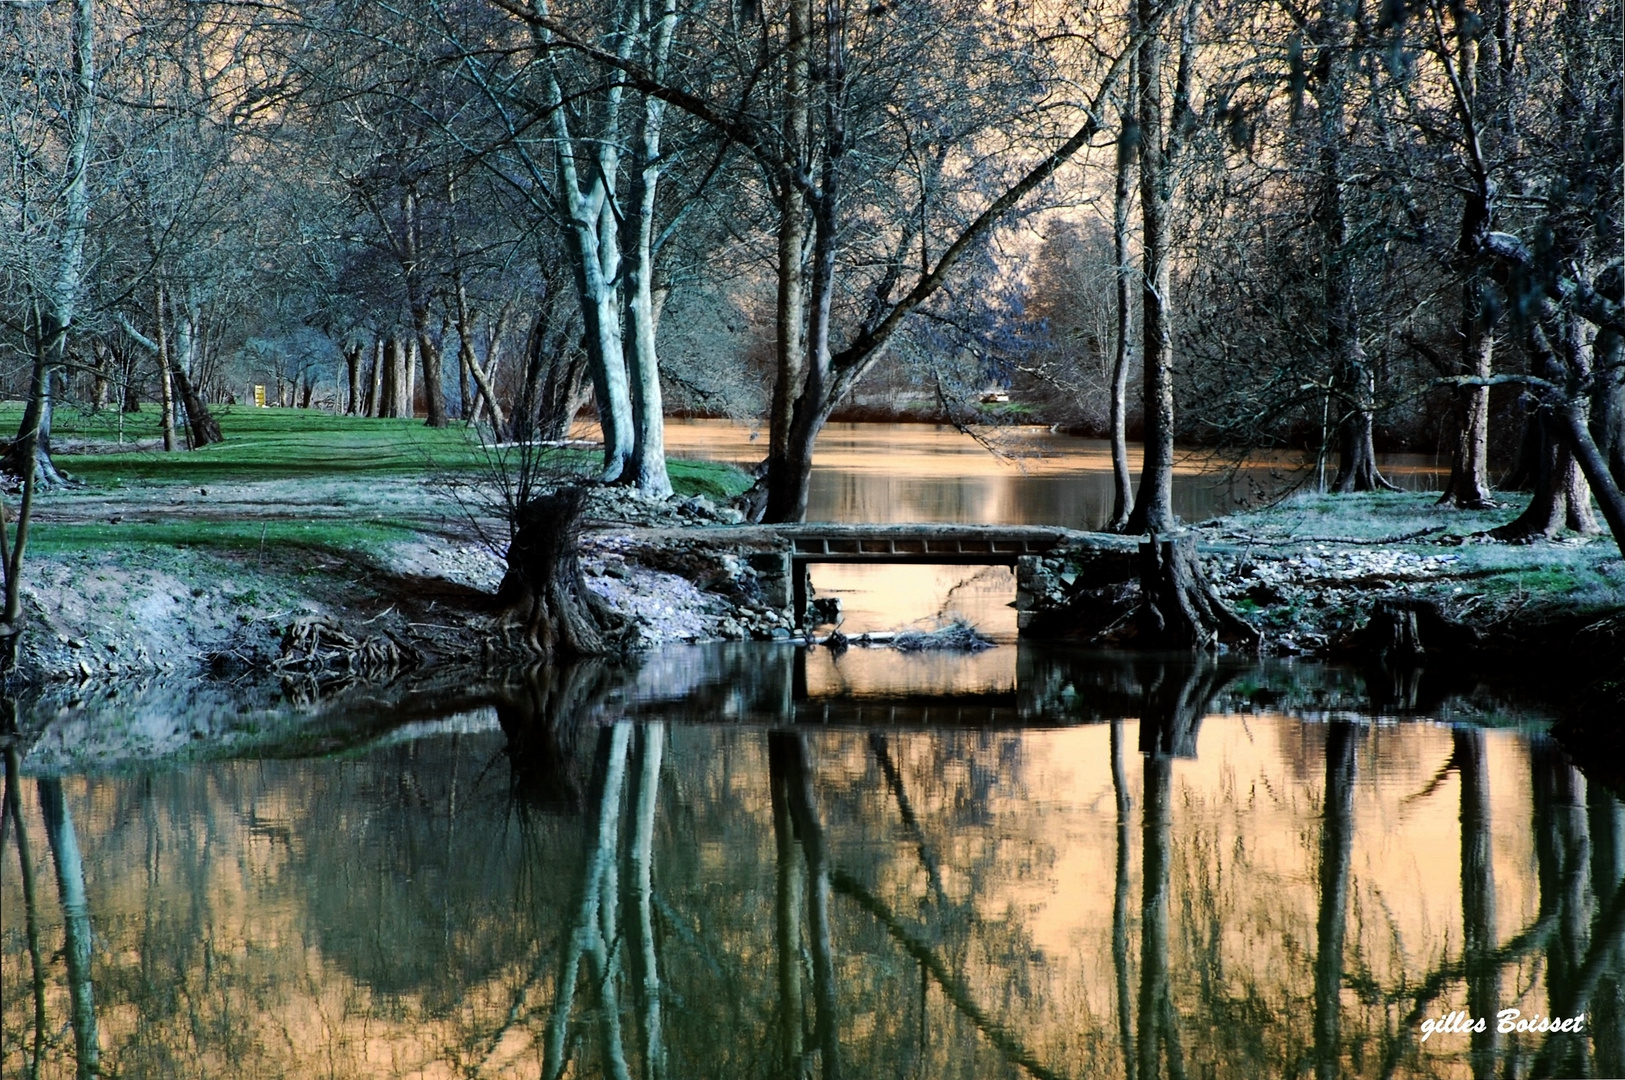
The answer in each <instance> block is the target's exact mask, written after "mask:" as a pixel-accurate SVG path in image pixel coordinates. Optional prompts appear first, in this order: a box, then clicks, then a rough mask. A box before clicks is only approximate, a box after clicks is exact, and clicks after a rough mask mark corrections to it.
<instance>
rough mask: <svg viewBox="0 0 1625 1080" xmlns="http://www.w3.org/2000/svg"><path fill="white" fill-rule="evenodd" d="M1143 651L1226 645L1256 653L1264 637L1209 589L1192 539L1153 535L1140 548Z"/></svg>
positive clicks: (1141, 636)
mask: <svg viewBox="0 0 1625 1080" xmlns="http://www.w3.org/2000/svg"><path fill="white" fill-rule="evenodd" d="M1140 593H1141V601H1140V611H1139V622H1140V633H1139V637H1138V640H1137V641H1136V644H1137V645H1139V646H1141V647H1149V648H1167V649H1189V650H1192V651H1200V652H1206V651H1209V650H1213V649H1217V648H1218V647H1219V644H1220V643H1221V642H1223V643H1225V644H1228V645H1235V646H1239V647H1241V648H1243V649H1248V650H1256V649H1257V648H1258V646H1259V643H1260V641H1261V640H1262V639H1261V635H1260V634H1259V632H1258V631H1257V630H1256V629H1254V628H1253V627H1252V626H1251V625H1250V624H1249V623H1247V622H1246V621H1244V620H1243V619H1242V618H1241V617H1240V616H1239V615H1237V614H1236V613H1235V612H1234V611H1232V610H1230V605H1229V604H1227V603H1225V602H1224V600H1223V599H1222V598H1221V597H1220V596H1219V594H1218V593H1217V592H1215V591H1214V589H1213V586H1212V585H1210V584H1208V580H1207V576H1206V575H1205V574H1204V573H1203V572H1202V563H1201V560H1200V559H1198V558H1197V556H1196V541H1195V540H1194V539H1193V538H1192V537H1191V536H1189V535H1188V534H1187V535H1185V536H1179V537H1175V538H1174V539H1172V540H1164V539H1162V538H1160V537H1158V536H1157V535H1156V534H1155V533H1153V534H1152V535H1151V537H1150V539H1148V540H1147V541H1146V542H1145V543H1142V544H1141V545H1140Z"/></svg>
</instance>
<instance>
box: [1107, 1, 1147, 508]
mask: <svg viewBox="0 0 1625 1080" xmlns="http://www.w3.org/2000/svg"><path fill="white" fill-rule="evenodd" d="M1137 15H1138V12H1137V11H1135V9H1134V5H1133V4H1132V3H1131V4H1130V5H1129V35H1130V37H1131V38H1132V37H1133V33H1134V28H1135V26H1136V25H1137V24H1138V19H1137V17H1136V16H1137ZM1139 92H1140V88H1139V65H1138V64H1133V65H1131V66H1130V67H1129V71H1128V85H1127V87H1126V89H1125V90H1124V94H1123V101H1124V103H1125V104H1124V106H1123V108H1122V109H1121V110H1120V112H1119V115H1118V134H1117V183H1116V187H1115V188H1114V190H1113V194H1112V253H1113V255H1114V256H1115V257H1116V259H1117V274H1116V279H1117V280H1116V284H1117V342H1116V345H1117V348H1116V352H1115V354H1114V355H1113V357H1112V400H1111V442H1112V515H1111V518H1110V519H1109V520H1108V521H1107V523H1106V528H1107V529H1109V530H1110V531H1112V532H1121V531H1123V530H1124V529H1126V528H1127V527H1128V522H1129V515H1130V514H1131V513H1132V512H1133V509H1134V483H1133V477H1132V476H1131V475H1130V474H1129V467H1128V365H1129V352H1130V348H1131V346H1130V339H1131V338H1132V337H1133V330H1134V296H1133V283H1134V277H1135V272H1134V267H1133V266H1131V265H1130V263H1129V258H1130V256H1129V209H1130V204H1131V203H1132V201H1133V197H1134V165H1135V158H1136V156H1137V155H1138V153H1139V149H1140V125H1139V122H1138V120H1137V119H1136V118H1135V115H1134V112H1133V110H1134V109H1136V108H1137V107H1138V102H1139Z"/></svg>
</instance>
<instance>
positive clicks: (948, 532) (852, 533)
mask: <svg viewBox="0 0 1625 1080" xmlns="http://www.w3.org/2000/svg"><path fill="white" fill-rule="evenodd" d="M773 531H774V532H776V533H778V535H779V536H781V537H782V538H783V539H784V540H786V541H788V543H789V547H790V552H789V554H790V559H791V560H792V561H793V562H795V563H800V564H802V565H806V564H808V563H929V564H942V565H950V566H1014V565H1016V560H1017V559H1019V558H1021V557H1022V556H1023V555H1043V554H1045V553H1047V552H1050V551H1053V550H1055V549H1056V548H1060V547H1076V546H1079V544H1080V541H1089V540H1094V539H1097V537H1096V534H1094V533H1081V532H1074V531H1072V530H1071V529H1055V528H1045V527H1042V526H1019V525H1017V526H1011V525H913V524H910V525H826V524H811V525H780V526H777V527H776V528H775V529H774V530H773Z"/></svg>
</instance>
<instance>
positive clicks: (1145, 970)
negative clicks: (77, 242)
mask: <svg viewBox="0 0 1625 1080" xmlns="http://www.w3.org/2000/svg"><path fill="white" fill-rule="evenodd" d="M1141 71H1142V74H1143V75H1144V76H1145V77H1147V78H1149V77H1150V71H1149V70H1148V69H1145V68H1142V69H1141ZM1141 723H1142V724H1143V723H1144V721H1141ZM1143 737H1144V736H1143V735H1142V739H1143ZM1144 761H1145V776H1144V780H1143V782H1142V784H1141V794H1140V798H1141V799H1142V801H1143V803H1144V806H1143V807H1142V809H1141V811H1140V813H1141V816H1142V821H1141V827H1140V849H1141V858H1140V1002H1139V1017H1138V1023H1137V1027H1138V1031H1137V1033H1136V1036H1137V1037H1136V1040H1135V1041H1136V1043H1137V1049H1138V1050H1139V1055H1140V1061H1139V1070H1138V1071H1139V1075H1140V1080H1154V1078H1156V1077H1158V1076H1161V1075H1162V1068H1161V1065H1162V1060H1163V1053H1164V1050H1165V1049H1166V1050H1167V1052H1168V1055H1169V1057H1170V1058H1172V1057H1173V1053H1174V1051H1173V1047H1172V1046H1171V1045H1165V1038H1164V1037H1165V1035H1166V1034H1167V1030H1166V1028H1165V1026H1164V1024H1163V1018H1164V1014H1165V1012H1166V1011H1167V1009H1168V1007H1169V1004H1170V1001H1169V987H1168V892H1169V880H1168V879H1169V869H1170V863H1171V861H1172V859H1171V855H1172V853H1171V852H1170V851H1169V846H1170V837H1171V834H1172V832H1173V807H1172V798H1173V793H1172V792H1171V791H1170V790H1169V789H1170V788H1171V787H1172V786H1173V759H1172V758H1171V757H1168V756H1166V755H1164V754H1160V753H1155V752H1153V753H1148V754H1146V755H1145V758H1144ZM1171 1064H1172V1062H1171V1061H1170V1065H1171ZM1169 1071H1170V1072H1172V1071H1173V1070H1172V1069H1171V1068H1170V1070H1169Z"/></svg>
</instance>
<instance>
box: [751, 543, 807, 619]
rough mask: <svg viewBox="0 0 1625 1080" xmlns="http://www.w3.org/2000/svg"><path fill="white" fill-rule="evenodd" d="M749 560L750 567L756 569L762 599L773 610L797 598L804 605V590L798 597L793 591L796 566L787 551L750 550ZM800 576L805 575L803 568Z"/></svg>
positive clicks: (784, 606) (789, 603)
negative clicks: (760, 585)
mask: <svg viewBox="0 0 1625 1080" xmlns="http://www.w3.org/2000/svg"><path fill="white" fill-rule="evenodd" d="M749 562H750V568H751V569H752V570H754V571H756V577H757V578H758V579H759V580H760V581H761V583H762V599H764V600H766V601H767V603H768V605H769V606H771V607H772V608H773V610H775V611H784V610H785V609H786V608H788V607H790V606H791V604H793V603H795V602H796V601H797V600H798V599H799V600H800V601H801V602H802V604H803V605H805V603H806V595H805V592H804V591H803V592H802V595H801V596H799V597H798V596H797V595H796V593H795V586H794V584H793V579H794V577H795V576H796V575H795V570H796V567H795V564H794V562H793V561H792V560H791V558H790V553H789V552H788V551H756V552H752V553H751V554H750V556H749ZM802 576H803V577H805V569H803V573H802ZM804 589H805V586H803V590H804Z"/></svg>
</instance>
